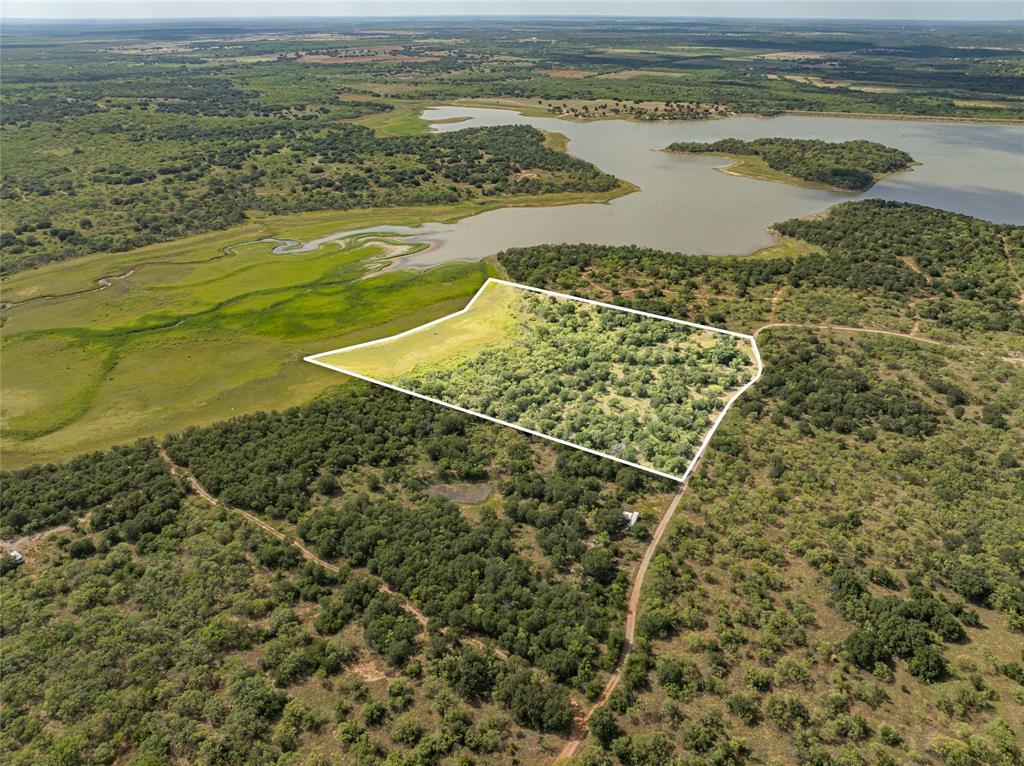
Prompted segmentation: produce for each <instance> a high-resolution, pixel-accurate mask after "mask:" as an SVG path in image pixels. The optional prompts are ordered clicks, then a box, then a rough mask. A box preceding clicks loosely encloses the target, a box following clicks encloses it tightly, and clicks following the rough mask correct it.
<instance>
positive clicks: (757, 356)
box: [303, 277, 764, 483]
mask: <svg viewBox="0 0 1024 766" xmlns="http://www.w3.org/2000/svg"><path fill="white" fill-rule="evenodd" d="M492 282H493V283H494V284H498V285H506V286H508V287H515V288H518V289H520V290H529V291H531V292H535V293H540V294H541V295H550V296H551V297H553V298H566V299H568V300H571V301H577V302H578V303H589V304H590V305H592V306H600V307H601V308H606V309H615V310H616V311H625V312H627V313H629V314H637V315H639V316H645V317H650V318H651V319H661V320H664V321H666V322H672V323H674V324H681V325H685V326H687V327H696V328H698V329H701V330H710V331H711V332H717V333H721V334H723V335H732V336H733V337H734V338H742V339H743V340H746V341H749V343H750V347H751V348H752V349H753V351H754V361H755V362H757V373H756V374H755V375H754V376H753V377H752V378H751V379H750V380H748V381H747V382H746V383H744V384H743V385H742V386H741V387H740V388H739V389H738V390H737V391H736V393H734V394H733V395H732V396H731V397H730V398H729V401H727V402H726V403H725V406H724V407H722V411H721V412H720V413H719V414H718V417H717V418H715V422H714V423H712V424H711V428H709V429H708V432H707V434H705V435H704V441H702V442H701V445H700V448H699V449H698V450H697V452H696V453H695V454H694V456H693V458H692V459H691V460H690V464H689V465H688V466H687V467H686V471H685V472H684V473H683V475H682V476H675V475H673V474H670V473H665V472H664V471H659V470H658V469H656V468H651V467H649V466H645V465H640V464H639V463H634V462H632V461H629V460H623V459H622V458H620V457H615V456H614V455H609V454H607V453H604V452H599V451H598V450H595V449H591V448H590V447H583V446H581V445H579V444H574V443H573V442H570V441H566V440H564V439H559V438H558V437H557V436H550V435H549V434H545V433H541V432H540V431H534V430H533V429H532V428H527V427H526V426H521V425H517V424H516V423H509V422H508V421H506V420H499V419H498V418H494V417H491V416H490V415H484V414H483V413H481V412H476V411H475V410H470V409H466V408H465V407H460V406H459V405H457V404H451V403H450V402H445V401H441V400H440V399H435V398H434V397H432V396H426V395H424V394H418V393H416V392H415V391H410V390H408V389H406V388H402V387H400V386H395V385H392V384H391V383H385V382H384V381H382V380H377V379H376V378H371V377H368V376H366V375H361V374H359V373H358V372H354V371H352V370H346V369H345V368H343V367H336V366H335V365H333V364H327V363H325V362H321V361H320V359H321V358H322V357H325V356H331V355H333V354H339V353H341V352H342V351H353V350H355V349H357V348H366V347H367V346H376V345H379V344H381V343H387V342H388V341H392V340H396V339H398V338H403V337H405V336H406V335H412V334H413V333H417V332H420V331H421V330H425V329H426V328H428V327H433V326H434V325H437V324H440V323H441V322H446V321H447V320H449V319H454V318H455V317H457V316H461V315H462V314H465V313H466V312H467V311H469V310H470V309H471V308H473V304H474V303H476V299H477V298H479V297H480V295H481V294H482V293H483V291H484V290H485V289H487V286H488V285H489V284H491V283H492ZM303 360H304V361H307V362H309V363H311V364H315V365H319V366H320V367H324V368H326V369H328V370H333V371H334V372H340V373H342V374H344V375H349V376H351V377H353V378H358V379H359V380H365V381H366V382H367V383H373V384H375V385H378V386H383V387H384V388H390V389H391V390H392V391H398V392H399V393H402V394H406V395H407V396H415V397H416V398H417V399H424V400H426V401H428V402H433V403H434V404H439V405H441V406H442V407H448V408H449V409H452V410H457V411H459V412H462V413H465V414H466V415H472V416H473V417H477V418H482V419H484V420H489V421H490V422H492V423H497V424H498V425H501V426H507V427H508V428H514V429H516V430H517V431H522V432H524V433H528V434H530V435H531V436H539V437H540V438H541V439H547V440H548V441H552V442H555V443H556V444H561V445H563V446H565V447H572V448H573V449H578V450H581V451H583V452H589V453H590V454H591V455H596V456H597V457H602V458H605V459H607V460H614V461H615V462H616V463H622V464H623V465H628V466H630V467H632V468H638V469H640V470H641V471H646V472H647V473H653V474H655V475H657V476H661V477H662V478H665V479H671V480H672V481H678V482H680V483H683V482H685V481H686V480H687V479H688V478H690V474H691V473H693V469H694V468H695V467H696V466H697V462H698V461H699V460H700V458H701V456H702V455H703V454H704V451H705V450H706V449H707V447H708V444H710V442H711V437H712V436H714V435H715V431H717V430H718V426H719V425H720V424H721V422H722V420H723V419H724V418H725V415H726V413H727V412H729V408H730V407H732V405H733V403H734V402H735V401H736V400H737V399H739V398H740V396H742V395H743V394H744V393H745V392H746V390H747V389H748V388H750V387H751V386H752V385H754V384H755V383H756V382H757V381H758V380H760V379H761V373H762V372H764V363H763V362H762V361H761V350H760V349H759V348H758V347H757V339H756V338H755V337H754V336H753V335H745V334H744V333H741V332H733V331H732V330H724V329H722V328H721V327H711V326H709V325H706V324H697V323H696V322H687V321H685V320H683V319H676V318H675V317H667V316H662V315H660V314H652V313H650V312H648V311H640V310H638V309H631V308H627V307H625V306H615V305H613V304H611V303H602V302H601V301H593V300H590V299H589V298H580V297H579V296H576V295H568V294H566V293H557V292H554V291H553V290H543V289H541V288H539V287H531V286H530V285H521V284H519V283H518V282H509V281H508V280H505V279H497V278H496V277H488V278H487V281H486V282H484V283H483V284H482V285H481V286H480V289H479V290H477V291H476V293H475V294H474V295H473V298H472V299H471V300H470V301H469V303H467V304H466V307H465V308H464V309H461V310H459V311H456V312H455V313H454V314H448V315H446V316H443V317H440V318H439V319H435V320H433V321H431V322H427V323H426V324H421V325H419V326H418V327H413V328H412V329H411V330H406V331H405V332H400V333H398V334H397V335H388V336H387V337H384V338H377V339H376V340H369V341H366V342H365V343H357V344H355V345H354V346H344V347H343V348H336V349H333V350H332V351H322V352H321V353H319V354H313V355H311V356H306V357H303Z"/></svg>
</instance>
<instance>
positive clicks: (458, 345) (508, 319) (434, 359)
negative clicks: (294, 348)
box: [318, 282, 522, 382]
mask: <svg viewBox="0 0 1024 766" xmlns="http://www.w3.org/2000/svg"><path fill="white" fill-rule="evenodd" d="M521 297H522V293H521V291H520V290H518V289H516V288H514V287H510V286H508V285H504V284H500V283H496V282H491V283H490V284H488V285H487V287H486V288H485V289H484V290H482V291H481V292H480V295H479V296H478V297H477V299H476V301H474V303H473V306H472V307H471V308H470V309H469V310H468V311H465V312H464V313H461V314H459V315H458V316H453V317H451V318H448V319H445V320H444V321H441V322H438V323H436V324H434V325H431V326H430V327H423V328H420V329H417V330H415V331H413V332H410V333H408V334H406V335H402V336H401V337H396V338H389V339H387V340H385V341H383V342H380V343H374V344H373V345H369V346H363V347H362V348H353V349H346V350H342V351H338V352H336V353H333V354H327V355H324V356H319V357H318V360H319V361H320V362H321V363H322V364H327V365H330V366H332V367H335V368H336V369H339V370H342V371H346V370H351V371H353V372H356V373H358V374H360V375H365V376H367V377H370V378H376V379H378V380H383V381H388V382H390V381H394V380H396V379H398V378H400V377H403V376H405V375H409V374H414V373H416V372H417V371H419V370H422V369H426V368H430V369H437V368H444V367H450V366H454V365H457V364H459V363H461V362H462V361H464V360H465V359H467V358H469V357H471V356H475V355H476V354H478V353H479V352H480V351H481V350H482V349H485V348H488V347H492V346H494V345H497V344H499V343H504V342H506V341H509V340H513V339H515V337H516V334H517V328H518V326H519V303H520V299H521Z"/></svg>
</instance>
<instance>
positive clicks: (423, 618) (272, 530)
mask: <svg viewBox="0 0 1024 766" xmlns="http://www.w3.org/2000/svg"><path fill="white" fill-rule="evenodd" d="M159 452H160V457H161V458H162V459H163V461H164V462H165V463H167V466H168V468H169V469H170V472H171V475H172V476H179V477H181V478H183V479H185V481H187V482H188V485H189V487H191V489H192V491H193V492H195V493H196V494H197V495H198V496H199V497H201V498H202V499H203V500H205V501H206V502H208V503H209V504H210V505H214V506H217V507H218V508H224V509H226V510H228V511H231V512H232V513H236V514H238V515H239V516H241V517H242V518H243V519H245V520H246V521H248V522H249V523H251V524H255V525H256V526H257V527H259V528H260V529H262V530H263V531H264V532H266V533H267V534H269V535H272V536H273V537H276V538H277V539H278V540H281V541H284V542H287V543H288V544H289V545H291V546H293V547H294V548H295V549H296V550H298V552H299V553H300V554H302V558H304V559H306V561H311V562H313V563H314V564H316V565H317V566H321V567H323V568H324V569H326V570H327V571H328V572H338V571H339V570H338V567H336V566H335V565H334V564H331V563H329V562H327V561H324V560H323V559H322V558H320V557H319V556H317V555H316V554H315V553H313V551H311V550H310V549H309V548H307V547H306V546H305V545H303V544H302V543H301V542H299V541H298V540H296V539H294V538H293V539H288V536H287V535H285V534H284V532H282V531H281V530H279V529H277V528H276V527H274V526H272V525H271V524H268V523H267V522H265V521H264V520H263V519H261V518H259V517H258V516H256V515H254V514H252V513H249V511H246V510H243V509H242V508H235V507H233V506H230V505H226V504H225V503H222V502H220V500H218V499H217V498H216V497H214V496H213V495H212V494H210V492H209V491H208V490H207V489H206V487H204V486H203V485H202V484H201V483H200V481H199V479H197V478H196V477H195V474H193V473H192V472H191V471H190V470H188V469H187V468H185V467H184V466H180V465H178V464H177V463H175V462H174V460H172V459H171V456H170V455H168V454H167V450H166V449H164V447H163V446H160V447H159ZM377 590H379V591H380V592H381V593H387V594H389V595H391V596H394V597H395V598H397V599H398V600H399V602H400V603H401V605H402V607H403V608H404V609H405V611H406V612H408V613H409V614H410V615H411V616H412V617H413V618H415V620H416V622H418V623H419V624H420V626H421V627H423V629H424V630H425V629H426V627H427V622H428V621H429V620H428V617H427V615H425V614H424V613H423V612H421V611H420V610H419V609H417V608H416V607H415V606H413V605H412V604H411V603H409V600H408V599H407V598H406V597H405V596H404V595H402V594H401V593H398V592H397V591H395V590H393V589H392V588H391V587H390V586H389V585H388V584H387V583H386V582H383V581H381V583H380V585H379V586H378V587H377ZM441 632H442V633H447V632H448V629H447V628H441ZM462 640H463V641H465V642H467V643H470V644H473V645H474V646H476V647H477V648H479V649H483V650H485V651H491V652H494V654H496V655H497V656H498V657H500V658H501V659H502V660H507V659H508V652H506V651H505V650H504V649H501V648H500V647H497V646H492V645H491V644H487V643H484V642H483V641H481V640H479V639H476V638H472V637H469V636H464V637H463V638H462Z"/></svg>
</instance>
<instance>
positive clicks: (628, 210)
mask: <svg viewBox="0 0 1024 766" xmlns="http://www.w3.org/2000/svg"><path fill="white" fill-rule="evenodd" d="M423 116H424V118H425V119H427V120H444V119H450V118H457V117H464V118H468V119H466V120H464V121H462V122H455V123H444V124H437V125H434V126H433V129H434V130H436V131H444V132H447V131H452V130H461V129H464V128H467V127H477V126H488V125H509V124H526V125H533V126H534V127H537V128H540V129H542V130H549V131H554V132H559V133H563V134H564V135H566V136H568V137H569V141H570V143H569V147H568V150H569V152H570V153H572V154H574V155H575V156H577V157H580V158H582V159H585V160H588V161H589V162H592V163H594V164H595V165H597V166H598V167H599V168H601V169H602V170H604V171H606V172H608V173H611V174H612V175H614V176H617V177H618V178H622V179H625V180H627V181H631V182H632V183H634V184H636V185H637V186H639V187H640V191H638V192H635V193H633V194H629V195H626V196H624V197H620V198H618V199H615V200H613V201H612V202H610V203H608V204H589V205H565V206H561V207H547V208H506V209H502V210H494V211H491V212H487V213H482V214H480V215H476V216H472V217H470V218H464V219H463V220H461V221H459V222H457V223H455V224H436V223H428V224H424V225H423V226H418V227H412V228H409V227H376V229H375V230H387V231H393V232H396V233H399V234H403V235H405V236H408V237H410V238H411V239H412V240H414V241H426V242H430V243H432V247H431V248H430V249H428V250H424V251H422V252H419V253H416V254H414V255H410V256H405V257H402V258H399V259H397V260H396V261H395V262H393V263H392V264H391V266H390V267H389V268H409V267H412V268H424V267H427V266H433V265H436V264H439V263H446V262H449V261H456V260H478V259H481V258H485V257H487V256H488V255H493V254H494V253H497V252H499V251H501V250H504V249H506V248H509V247H524V246H528V245H539V244H546V243H560V242H568V243H580V242H586V243H599V244H610V245H625V244H636V245H643V246H647V247H654V248H658V249H662V250H670V251H679V252H684V253H707V254H713V255H725V254H732V253H745V252H750V251H751V250H754V249H756V248H758V247H763V246H765V245H768V244H770V243H771V237H770V235H769V234H768V232H767V227H769V226H770V225H771V224H773V223H776V222H778V221H782V220H785V219H787V218H793V217H797V216H804V215H808V214H810V213H815V212H820V211H822V210H824V209H825V208H827V207H829V206H830V205H833V204H835V203H837V202H841V201H844V200H851V199H864V198H879V199H888V200H899V201H904V202H917V203H920V204H923V205H929V206H932V207H937V208H942V209H945V210H952V211H956V212H961V213H966V214H968V215H972V216H977V217H979V218H984V219H987V220H990V221H996V222H1000V223H1015V224H1024V126H1016V125H982V124H972V123H942V122H933V121H908V120H870V119H851V118H842V117H838V118H837V117H799V116H784V117H774V118H770V119H768V118H759V117H730V118H728V119H723V120H704V121H694V122H655V123H644V122H628V121H625V120H606V121H598V122H588V123H577V122H570V121H567V120H559V119H556V118H553V117H552V118H544V117H526V116H523V115H520V114H518V113H516V112H513V111H509V110H504V109H477V108H466V107H437V108H430V109H427V110H426V111H425V112H424V115H423ZM768 136H781V137H787V138H818V139H823V140H826V141H847V140H851V139H867V140H871V141H877V142H879V143H882V144H885V145H887V146H893V147H896V148H898V149H903V150H904V151H906V152H908V153H909V154H910V155H911V156H912V157H913V158H914V159H915V160H917V161H918V162H920V163H921V164H920V165H918V166H916V167H914V168H913V169H912V170H909V171H906V172H902V173H898V174H895V175H893V176H889V177H888V178H886V179H884V180H883V181H881V182H879V183H877V184H875V186H873V187H872V188H871V189H870V190H868V191H867V192H864V193H862V194H852V193H841V192H830V191H820V190H815V189H803V188H800V187H797V186H790V185H788V184H782V183H777V182H772V181H756V180H753V179H747V178H742V177H738V176H733V175H729V174H726V173H721V172H719V171H717V170H715V168H716V167H722V166H725V165H728V164H730V162H729V160H726V159H722V158H719V157H700V156H692V155H690V156H687V155H673V154H669V153H667V152H664V151H661V150H662V149H664V148H665V147H666V146H667V145H668V144H670V143H672V142H673V141H684V140H685V141H714V140H717V139H719V138H727V137H735V138H744V139H752V138H761V137H768ZM349 233H351V232H349ZM337 236H338V235H334V236H332V237H327V238H324V239H322V240H320V241H325V240H329V239H335V238H337ZM316 244H317V243H316V242H310V243H307V244H306V247H310V246H314V245H316ZM279 249H280V250H281V251H282V252H287V251H288V250H289V249H288V248H286V247H282V248H279ZM303 249H305V248H303ZM291 250H292V251H294V248H291Z"/></svg>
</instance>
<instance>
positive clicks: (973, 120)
mask: <svg viewBox="0 0 1024 766" xmlns="http://www.w3.org/2000/svg"><path fill="white" fill-rule="evenodd" d="M737 116H744V117H755V116H757V117H764V118H765V119H768V120H770V119H772V118H774V117H783V116H793V117H842V118H844V119H851V120H899V121H901V122H953V123H967V124H975V125H1018V126H1021V127H1024V118H1022V119H1019V120H1010V119H1005V118H999V117H943V116H941V115H920V114H874V113H871V112H814V111H802V110H799V109H784V110H782V112H780V113H779V114H773V115H753V114H746V113H738V115H737Z"/></svg>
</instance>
